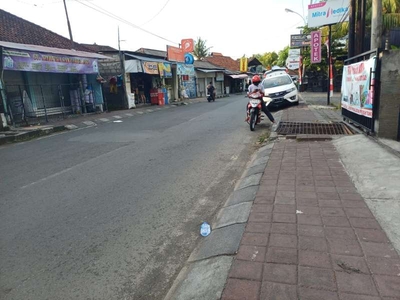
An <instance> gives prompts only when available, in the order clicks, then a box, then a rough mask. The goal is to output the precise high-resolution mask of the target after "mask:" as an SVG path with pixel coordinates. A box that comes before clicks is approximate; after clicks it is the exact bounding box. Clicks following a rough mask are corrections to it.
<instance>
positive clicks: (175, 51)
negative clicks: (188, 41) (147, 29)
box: [167, 45, 185, 62]
mask: <svg viewBox="0 0 400 300" xmlns="http://www.w3.org/2000/svg"><path fill="white" fill-rule="evenodd" d="M167 59H168V60H169V61H176V62H185V54H184V52H183V49H182V48H177V47H173V46H168V45H167Z"/></svg>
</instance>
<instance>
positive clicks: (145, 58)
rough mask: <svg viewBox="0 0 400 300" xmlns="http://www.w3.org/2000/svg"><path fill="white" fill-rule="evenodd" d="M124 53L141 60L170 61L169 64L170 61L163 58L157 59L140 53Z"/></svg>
mask: <svg viewBox="0 0 400 300" xmlns="http://www.w3.org/2000/svg"><path fill="white" fill-rule="evenodd" d="M125 55H126V56H130V57H132V58H135V59H139V60H143V61H152V62H162V63H170V64H171V63H172V62H170V61H167V60H165V59H159V58H154V57H147V56H141V55H136V54H129V53H125Z"/></svg>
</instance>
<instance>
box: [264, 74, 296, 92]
mask: <svg viewBox="0 0 400 300" xmlns="http://www.w3.org/2000/svg"><path fill="white" fill-rule="evenodd" d="M290 83H292V79H291V78H290V77H289V76H288V75H284V76H276V77H271V78H265V79H264V80H263V82H262V84H263V86H264V89H270V88H273V87H277V86H281V85H286V84H290Z"/></svg>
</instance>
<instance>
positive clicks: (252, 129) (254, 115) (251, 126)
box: [250, 110, 257, 131]
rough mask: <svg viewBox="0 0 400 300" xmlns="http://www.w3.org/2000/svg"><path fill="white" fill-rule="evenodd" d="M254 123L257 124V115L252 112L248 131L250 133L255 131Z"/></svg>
mask: <svg viewBox="0 0 400 300" xmlns="http://www.w3.org/2000/svg"><path fill="white" fill-rule="evenodd" d="M256 123H257V113H256V111H255V110H253V111H252V112H251V115H250V130H251V131H254V130H255V129H256Z"/></svg>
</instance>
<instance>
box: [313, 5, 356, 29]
mask: <svg viewBox="0 0 400 300" xmlns="http://www.w3.org/2000/svg"><path fill="white" fill-rule="evenodd" d="M349 2H350V1H349V0H329V1H327V2H319V3H314V4H310V5H308V24H307V25H308V27H320V26H324V25H329V24H336V23H339V22H343V21H348V20H349V14H348V12H349Z"/></svg>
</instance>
